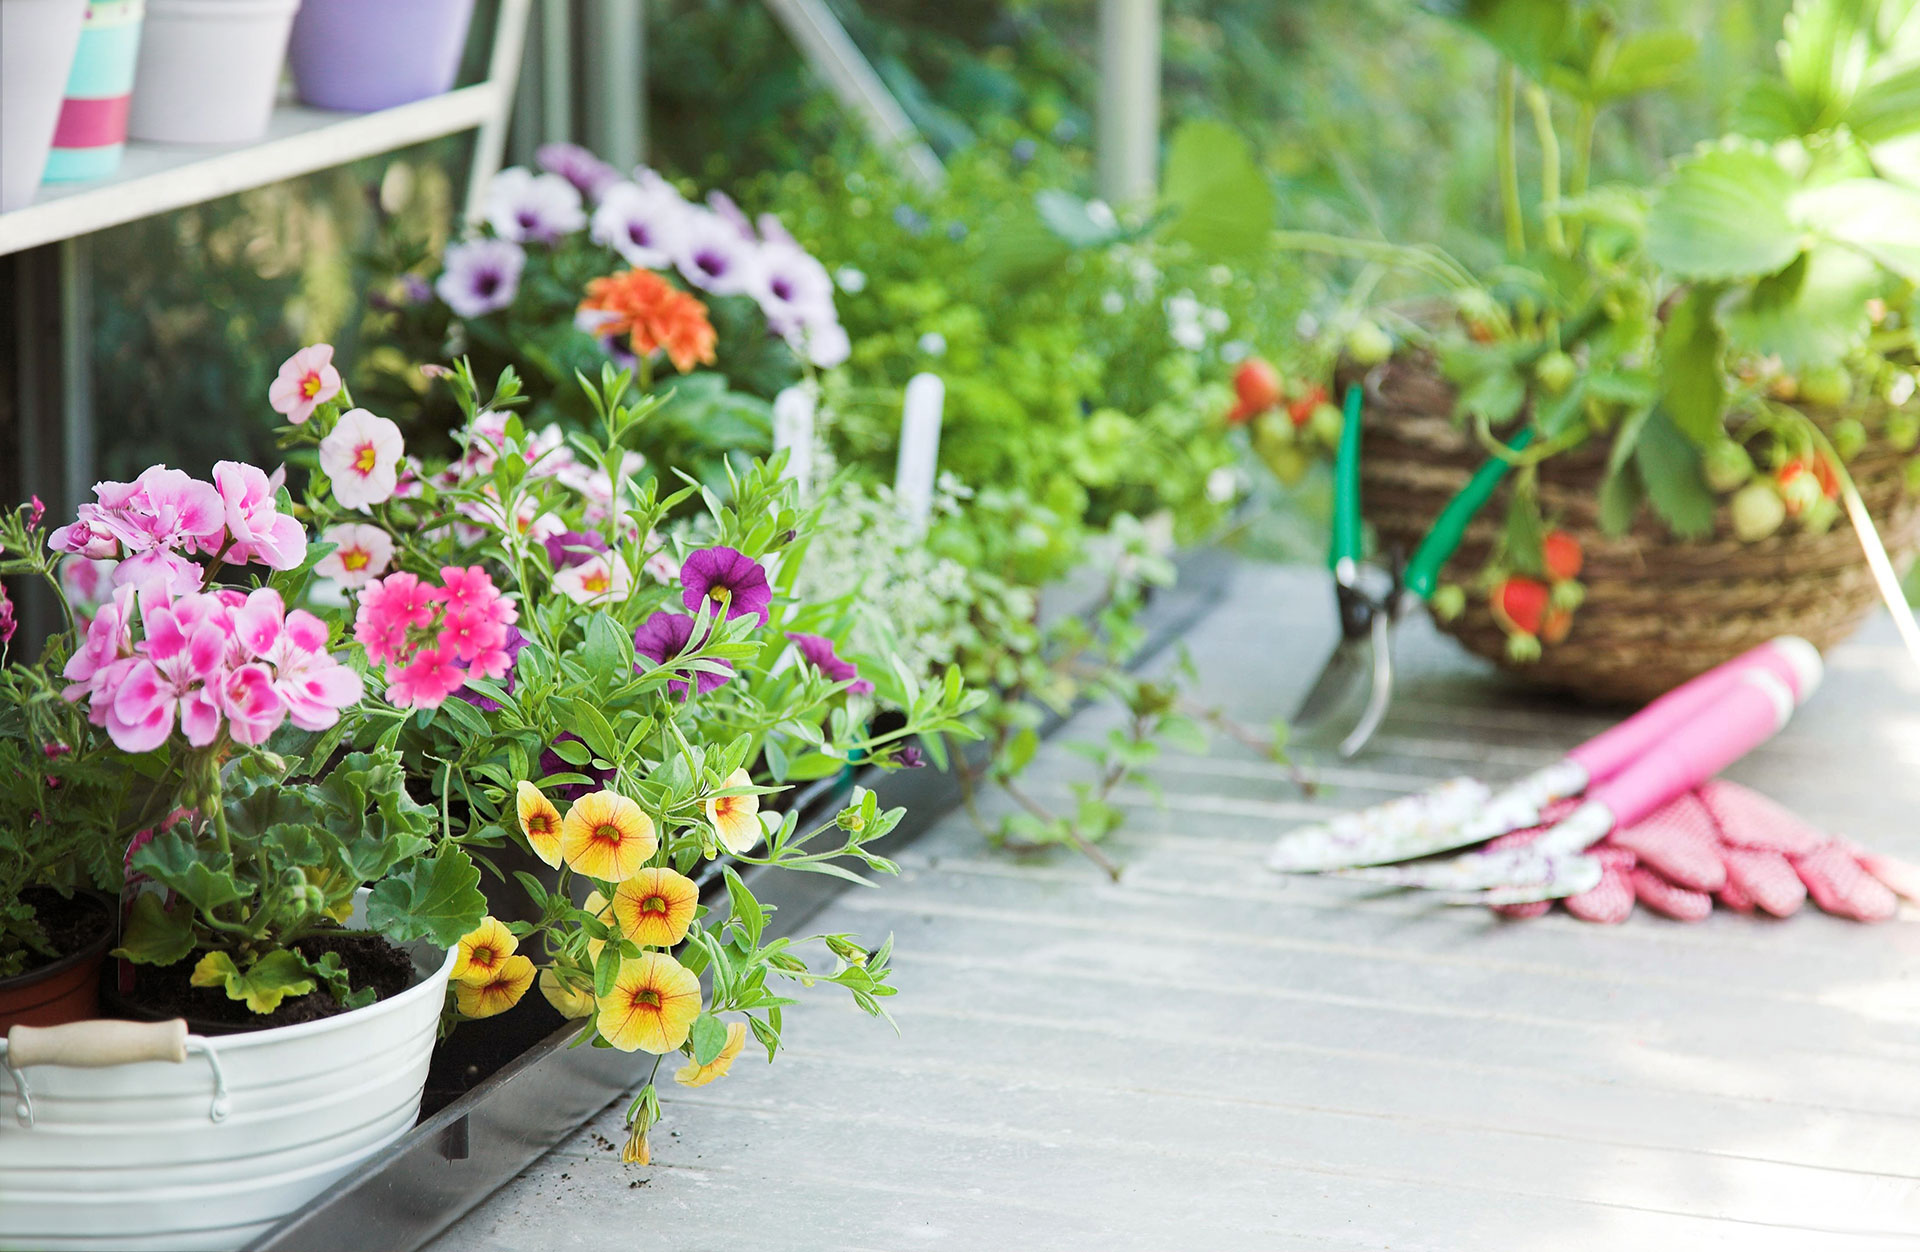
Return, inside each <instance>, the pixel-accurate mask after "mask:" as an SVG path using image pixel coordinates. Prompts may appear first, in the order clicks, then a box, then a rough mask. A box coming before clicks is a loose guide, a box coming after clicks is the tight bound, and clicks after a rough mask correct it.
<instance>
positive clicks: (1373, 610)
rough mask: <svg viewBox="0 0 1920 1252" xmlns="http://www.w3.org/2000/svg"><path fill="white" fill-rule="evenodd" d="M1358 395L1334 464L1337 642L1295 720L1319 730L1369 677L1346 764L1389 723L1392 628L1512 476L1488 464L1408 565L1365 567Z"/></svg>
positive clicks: (1523, 438)
mask: <svg viewBox="0 0 1920 1252" xmlns="http://www.w3.org/2000/svg"><path fill="white" fill-rule="evenodd" d="M1361 395H1362V393H1361V388H1360V385H1359V384H1358V383H1353V384H1350V385H1349V386H1348V387H1347V391H1346V396H1345V402H1344V406H1343V408H1344V420H1343V421H1342V423H1341V426H1340V446H1339V449H1338V451H1337V452H1336V453H1335V454H1334V462H1333V542H1332V545H1331V548H1330V550H1329V552H1328V554H1327V566H1328V568H1329V569H1331V570H1332V571H1333V589H1334V599H1335V604H1336V606H1337V607H1338V610H1339V614H1340V642H1339V643H1338V644H1337V645H1335V647H1334V650H1333V655H1331V656H1330V657H1328V658H1327V662H1326V664H1325V665H1324V666H1322V667H1321V669H1320V676H1319V677H1318V678H1316V679H1315V680H1314V683H1313V686H1312V687H1310V688H1308V690H1307V696H1306V699H1304V700H1303V701H1301V703H1300V707H1299V709H1298V710H1297V711H1296V712H1295V713H1294V715H1293V724H1294V726H1295V727H1296V728H1299V729H1306V728H1309V727H1312V726H1315V725H1318V724H1319V723H1321V722H1323V721H1325V720H1326V719H1327V718H1328V717H1329V716H1330V715H1331V714H1332V713H1333V712H1334V710H1336V709H1338V708H1340V707H1342V706H1343V705H1345V704H1346V703H1347V697H1348V695H1349V693H1350V692H1351V691H1352V690H1353V689H1354V687H1355V685H1356V683H1357V681H1358V679H1359V677H1360V675H1361V674H1363V673H1366V674H1370V675H1371V680H1370V682H1369V684H1368V687H1367V700H1366V704H1365V706H1364V707H1363V708H1362V709H1361V712H1360V717H1359V720H1358V721H1357V722H1356V723H1355V724H1354V727H1353V729H1352V730H1351V731H1350V732H1349V733H1348V734H1347V736H1346V738H1344V739H1342V740H1341V741H1340V747H1339V751H1340V755H1341V756H1343V757H1349V756H1352V755H1354V754H1355V753H1356V752H1358V751H1360V749H1361V748H1363V747H1365V746H1366V743H1367V740H1369V739H1371V738H1372V737H1373V732H1374V731H1375V730H1378V729H1379V727H1380V722H1381V719H1383V718H1384V717H1386V714H1387V705H1388V703H1389V702H1391V700H1392V699H1393V628H1394V626H1395V625H1396V624H1397V623H1398V622H1399V621H1400V619H1401V618H1402V617H1404V616H1406V614H1407V613H1408V612H1409V611H1410V610H1411V609H1412V608H1413V606H1414V605H1415V604H1417V603H1423V602H1425V601H1426V600H1427V599H1429V598H1430V597H1431V596H1432V595H1433V591H1434V588H1435V587H1436V586H1438V585H1439V581H1440V570H1441V568H1442V567H1443V566H1445V565H1446V563H1447V558H1448V557H1451V556H1452V555H1453V553H1454V550H1455V549H1456V548H1458V547H1459V546H1460V540H1461V538H1462V537H1463V536H1464V535H1465V534H1466V533H1467V523H1469V522H1471V521H1472V520H1473V517H1474V515H1475V514H1476V513H1478V512H1479V511H1480V509H1481V507H1482V506H1483V505H1485V504H1486V502H1487V500H1488V498H1489V497H1490V496H1492V495H1493V491H1494V488H1496V487H1498V486H1499V485H1500V480H1501V479H1502V478H1504V477H1505V476H1506V473H1507V469H1508V462H1507V460H1506V458H1504V457H1498V456H1496V457H1493V458H1491V459H1490V460H1488V461H1487V463H1486V464H1484V465H1482V466H1481V467H1480V468H1479V469H1478V470H1475V471H1474V474H1473V477H1472V478H1470V479H1468V480H1467V483H1466V485H1465V486H1463V487H1462V488H1460V490H1459V491H1458V492H1457V493H1456V494H1455V495H1454V497H1453V499H1451V500H1449V501H1448V502H1447V506H1446V507H1445V508H1444V509H1442V510H1440V516H1439V517H1437V518H1435V519H1434V523H1433V526H1432V528H1431V529H1429V530H1428V531H1427V534H1426V537H1425V538H1423V539H1422V540H1421V541H1420V543H1419V544H1418V545H1417V546H1416V547H1415V548H1414V551H1413V555H1412V556H1411V557H1410V558H1408V559H1407V561H1406V563H1405V564H1404V565H1402V564H1399V563H1397V562H1396V565H1395V567H1394V568H1393V569H1392V570H1391V571H1388V570H1380V569H1376V568H1373V567H1369V566H1368V565H1366V564H1365V563H1364V562H1363V561H1362V560H1361V556H1362V532H1361V526H1360V411H1361ZM1532 441H1533V429H1532V428H1531V427H1525V428H1523V429H1521V430H1520V432H1519V433H1518V434H1516V435H1515V436H1514V437H1513V438H1512V439H1511V440H1510V441H1508V443H1507V449H1508V451H1510V452H1520V451H1522V450H1523V449H1525V448H1526V446H1527V445H1528V444H1529V443H1531V442H1532Z"/></svg>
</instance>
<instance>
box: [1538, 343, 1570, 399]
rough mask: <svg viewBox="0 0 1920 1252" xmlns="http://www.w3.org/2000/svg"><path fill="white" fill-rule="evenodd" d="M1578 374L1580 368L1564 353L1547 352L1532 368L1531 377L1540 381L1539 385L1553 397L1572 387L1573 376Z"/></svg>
mask: <svg viewBox="0 0 1920 1252" xmlns="http://www.w3.org/2000/svg"><path fill="white" fill-rule="evenodd" d="M1579 372H1580V367H1579V366H1578V365H1575V364H1574V362H1573V358H1572V357H1570V356H1568V355H1567V354H1566V353H1564V352H1549V353H1547V354H1546V355H1545V356H1543V357H1541V358H1540V362H1539V364H1537V365H1535V366H1534V367H1533V376H1534V377H1535V378H1537V379H1539V380H1540V385H1541V386H1542V387H1545V388H1546V389H1547V393H1548V394H1549V395H1555V396H1557V395H1561V394H1563V393H1564V392H1565V391H1566V389H1567V388H1569V387H1571V386H1573V380H1574V376H1575V375H1577V374H1578V373H1579Z"/></svg>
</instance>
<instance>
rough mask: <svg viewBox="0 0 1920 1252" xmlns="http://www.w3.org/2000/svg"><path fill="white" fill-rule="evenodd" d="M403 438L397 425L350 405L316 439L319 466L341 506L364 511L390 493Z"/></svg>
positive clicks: (396, 480) (395, 476) (393, 483)
mask: <svg viewBox="0 0 1920 1252" xmlns="http://www.w3.org/2000/svg"><path fill="white" fill-rule="evenodd" d="M405 451H406V441H405V440H403V439H402V438H401V437H400V428H399V427H398V426H395V425H394V424H393V423H392V422H390V421H388V420H387V419H386V418H384V417H375V416H374V415H373V414H371V413H369V412H367V411H366V410H365V409H350V410H348V411H347V412H346V413H344V414H342V415H341V417H340V421H339V423H338V424H337V425H336V426H334V428H333V429H332V430H331V431H329V432H328V434H327V437H326V438H325V439H322V440H321V441H320V468H321V469H322V470H323V471H325V472H326V475H327V477H328V478H329V479H331V480H332V482H333V498H334V499H335V500H337V501H339V502H340V505H341V507H343V508H349V509H359V510H360V511H361V512H363V513H364V512H366V511H367V510H368V509H369V508H371V507H372V506H374V505H376V504H379V503H381V502H383V501H385V500H386V499H387V497H389V496H391V495H392V494H393V489H394V486H395V485H396V484H397V483H398V481H399V473H398V470H399V465H400V456H401V454H402V453H404V452H405Z"/></svg>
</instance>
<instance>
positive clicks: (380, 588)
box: [353, 565, 519, 709]
mask: <svg viewBox="0 0 1920 1252" xmlns="http://www.w3.org/2000/svg"><path fill="white" fill-rule="evenodd" d="M440 578H441V583H442V585H441V586H438V587H436V586H433V585H432V584H430V583H426V582H423V581H421V580H420V579H419V578H417V577H415V576H414V575H412V574H407V573H398V574H390V575H388V576H387V577H386V578H384V579H376V580H375V581H373V582H370V583H368V584H367V586H366V588H365V589H364V590H363V591H362V592H361V593H360V610H359V613H358V614H357V615H356V616H355V618H354V624H353V633H354V638H356V639H358V640H359V641H360V642H361V643H362V644H364V645H365V646H366V649H367V656H368V657H369V658H371V659H372V660H374V661H376V662H379V663H381V664H383V665H384V666H385V667H386V678H387V699H388V700H389V701H391V702H392V703H394V704H395V705H397V706H399V707H401V708H429V709H430V708H437V707H439V705H440V704H441V703H442V702H444V701H445V700H446V698H447V697H448V696H450V695H453V694H454V693H455V692H457V691H459V690H460V688H462V687H464V686H466V684H467V680H468V679H469V678H501V677H504V676H505V675H506V673H507V672H508V671H509V670H510V669H511V668H512V666H513V655H512V651H511V650H510V647H509V645H510V642H511V632H510V631H509V630H508V629H507V628H508V627H509V626H511V625H512V624H513V623H514V622H515V621H516V620H518V618H519V610H517V609H516V608H514V606H513V602H512V601H510V600H508V599H507V598H506V597H505V596H503V595H501V594H500V592H499V590H498V589H497V588H495V587H494V585H493V579H492V578H490V577H488V575H487V572H486V571H485V570H484V569H482V568H480V567H479V566H477V565H475V566H471V567H469V568H466V569H461V568H460V567H458V566H454V565H449V566H447V567H446V568H444V569H442V570H441V571H440Z"/></svg>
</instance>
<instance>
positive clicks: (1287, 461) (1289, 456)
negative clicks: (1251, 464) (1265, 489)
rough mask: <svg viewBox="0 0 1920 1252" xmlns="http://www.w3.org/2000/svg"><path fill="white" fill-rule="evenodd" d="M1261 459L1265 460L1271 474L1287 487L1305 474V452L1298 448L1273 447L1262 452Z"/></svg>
mask: <svg viewBox="0 0 1920 1252" xmlns="http://www.w3.org/2000/svg"><path fill="white" fill-rule="evenodd" d="M1261 459H1262V460H1264V461H1266V463H1267V468H1268V469H1270V470H1272V471H1273V476H1274V477H1275V478H1277V479H1279V480H1280V481H1281V482H1283V483H1285V484H1286V485H1287V486H1289V487H1291V486H1293V485H1294V484H1295V483H1297V482H1299V481H1300V480H1301V479H1302V478H1305V477H1306V476H1307V454H1306V453H1304V452H1302V451H1300V449H1298V448H1275V449H1274V450H1273V451H1272V452H1267V453H1262V454H1261Z"/></svg>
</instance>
